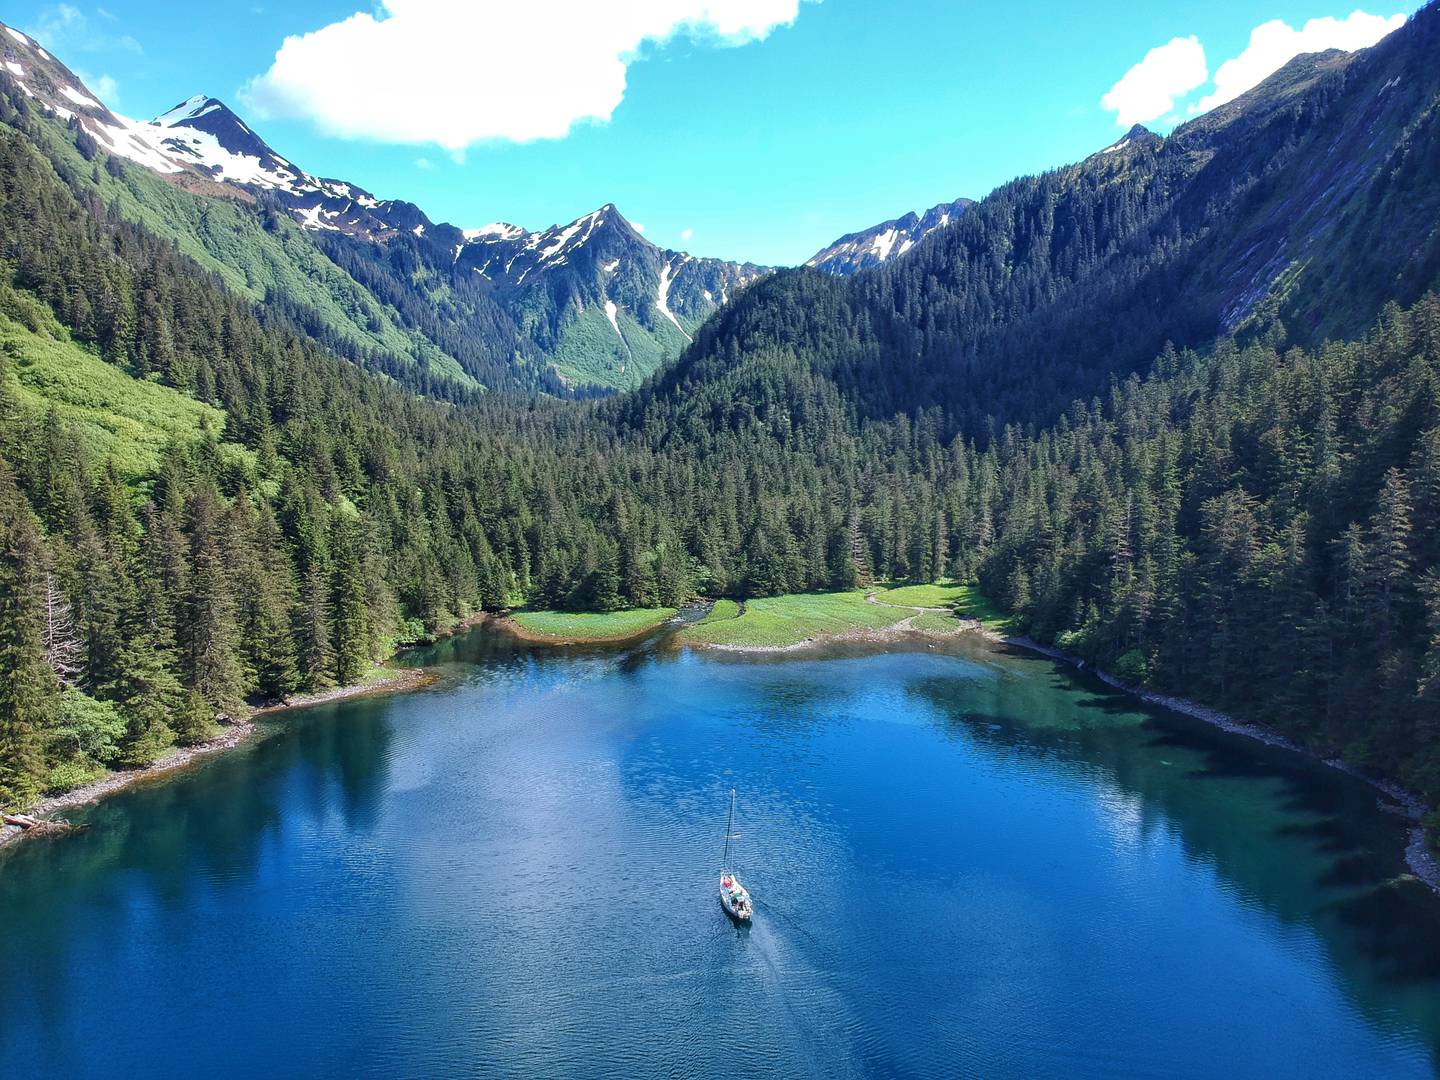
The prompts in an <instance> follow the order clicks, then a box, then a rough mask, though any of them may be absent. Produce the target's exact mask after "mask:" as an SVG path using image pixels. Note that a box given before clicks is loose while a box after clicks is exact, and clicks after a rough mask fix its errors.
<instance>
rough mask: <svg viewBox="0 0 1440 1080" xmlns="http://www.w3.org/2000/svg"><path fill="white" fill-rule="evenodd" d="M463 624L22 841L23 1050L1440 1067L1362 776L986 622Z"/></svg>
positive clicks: (3, 977) (7, 999)
mask: <svg viewBox="0 0 1440 1080" xmlns="http://www.w3.org/2000/svg"><path fill="white" fill-rule="evenodd" d="M421 659H422V660H423V661H424V662H428V663H433V664H436V665H438V666H439V667H440V669H441V671H442V673H443V677H442V679H441V681H440V683H439V684H437V685H436V686H435V687H433V688H432V689H430V690H427V691H424V692H421V693H417V694H411V695H406V696H399V697H393V698H384V699H371V700H362V701H353V702H349V703H342V704H337V705H333V706H326V707H318V708H314V709H310V710H306V711H303V712H298V713H294V714H291V715H289V716H287V717H285V718H284V719H282V720H280V721H279V722H277V723H276V724H275V725H274V734H273V735H272V736H271V737H269V738H267V739H265V740H264V741H262V742H259V743H258V744H256V745H254V746H252V747H250V748H248V749H245V750H242V751H239V752H236V753H234V754H231V755H228V756H225V757H222V758H219V759H216V760H214V761H211V762H209V763H207V764H206V765H204V766H203V767H201V768H199V769H197V770H195V771H194V772H193V773H191V774H188V775H186V776H185V777H183V778H182V779H179V780H177V781H175V782H171V783H165V784H159V785H154V786H150V787H147V788H144V789H141V790H135V791H132V792H128V793H126V794H123V795H121V796H118V797H116V798H113V799H111V800H109V801H107V802H105V803H104V804H102V805H100V806H99V807H96V808H95V809H93V810H92V811H90V812H89V814H88V820H89V822H90V825H91V827H90V829H89V830H88V831H87V832H85V833H83V834H81V835H78V836H75V837H72V838H69V839H66V840H64V841H61V842H58V843H48V844H41V843H36V844H31V845H23V846H22V847H21V848H19V849H17V850H15V851H14V852H13V853H11V854H9V855H7V856H5V857H4V858H3V860H0V1077H6V1078H12V1077H15V1078H19V1077H51V1076H53V1077H87V1076H107V1077H108V1076H142V1075H143V1076H150V1077H167V1076H176V1077H179V1076H196V1075H201V1076H208V1077H231V1076H234V1077H250V1076H261V1075H269V1076H301V1075H304V1076H359V1075H376V1076H445V1077H449V1076H506V1077H509V1076H574V1077H624V1078H636V1077H673V1076H697V1077H698V1076H715V1075H719V1074H721V1073H727V1074H730V1075H736V1076H759V1075H771V1076H817V1077H845V1076H871V1077H894V1076H900V1077H904V1076H915V1077H929V1076H984V1077H1037V1076H1156V1077H1160V1076H1164V1077H1209V1076H1223V1077H1267V1078H1268V1077H1327V1076H1334V1077H1361V1076H1364V1077H1390V1076H1395V1077H1429V1076H1433V1075H1435V1074H1436V1072H1437V1068H1440V1066H1437V1062H1440V902H1437V901H1436V899H1435V898H1434V897H1432V896H1431V895H1430V894H1429V893H1428V892H1426V891H1425V890H1423V889H1422V888H1421V887H1420V886H1418V885H1417V884H1416V883H1414V882H1413V881H1409V880H1406V879H1405V878H1403V877H1400V876H1399V875H1401V874H1402V873H1403V865H1402V863H1401V847H1402V844H1403V833H1402V831H1401V829H1400V828H1399V826H1398V823H1397V821H1396V820H1395V819H1394V818H1392V817H1390V816H1389V815H1386V814H1383V813H1381V812H1380V811H1379V810H1378V809H1377V808H1376V798H1375V793H1374V792H1373V791H1371V790H1370V789H1368V788H1366V787H1364V786H1363V785H1360V784H1359V783H1357V782H1355V781H1353V780H1350V779H1348V778H1346V777H1343V776H1340V775H1338V774H1335V773H1332V772H1330V771H1328V770H1325V769H1323V768H1320V767H1318V766H1313V765H1310V764H1307V763H1305V762H1300V761H1297V760H1295V759H1293V758H1291V757H1289V756H1287V755H1285V754H1282V753H1279V752H1275V751H1270V750H1267V749H1265V748H1262V747H1257V746H1255V745H1253V744H1250V743H1248V742H1246V741H1244V740H1240V739H1237V738H1233V737H1229V736H1224V735H1221V734H1218V733H1215V732H1212V731H1209V730H1208V729H1205V728H1203V727H1201V726H1199V725H1197V724H1195V723H1193V722H1191V721H1188V720H1186V719H1185V718H1182V717H1177V716H1174V715H1171V714H1166V713H1160V712H1154V711H1148V710H1144V709H1141V708H1139V707H1138V706H1137V705H1136V703H1135V702H1134V701H1133V700H1131V699H1128V698H1125V697H1123V696H1119V695H1116V694H1114V693H1112V692H1110V691H1108V690H1107V689H1106V688H1104V687H1103V686H1099V685H1092V684H1090V683H1088V682H1082V681H1077V680H1076V678H1075V677H1074V676H1072V675H1071V674H1070V673H1068V672H1067V671H1065V670H1062V669H1061V668H1059V667H1057V666H1056V665H1054V664H1052V663H1051V662H1049V661H1046V660H1043V659H1039V658H1035V657H1030V656H1024V655H1020V654H1014V653H1008V652H1005V651H1002V650H996V649H993V648H991V647H989V646H985V645H982V644H978V643H977V644H970V645H961V646H955V647H953V648H951V649H950V650H948V651H946V650H939V649H927V648H925V647H923V646H921V647H919V648H917V649H905V648H897V649H896V650H894V651H889V652H883V653H878V654H876V653H873V652H872V653H868V654H867V653H862V652H858V651H845V650H836V651H834V652H831V653H827V654H825V655H823V656H816V657H808V658H807V657H796V656H789V657H786V658H784V659H768V660H751V659H739V658H734V657H724V656H715V655H703V656H702V655H698V654H694V653H690V652H686V651H683V650H679V651H676V650H667V649H664V648H660V647H656V646H654V645H651V646H647V647H641V648H638V649H609V648H607V649H599V648H597V649H591V650H569V651H555V650H546V649H543V648H537V647H531V646H526V645H523V644H519V643H516V642H513V641H512V640H510V639H509V638H506V637H504V636H502V635H501V634H499V633H498V632H495V631H492V630H488V629H482V630H479V631H476V632H475V633H473V634H470V635H468V636H466V637H464V638H461V639H458V640H456V641H453V642H450V643H447V644H446V645H444V646H441V647H438V648H437V649H435V650H432V651H430V652H429V653H427V654H424V655H423V656H422V657H421ZM732 784H733V785H735V786H737V787H738V788H739V790H740V808H739V815H740V823H739V825H738V826H737V827H738V828H739V829H740V830H741V832H742V833H743V836H742V839H741V841H740V845H741V846H740V853H741V863H740V870H741V874H742V877H743V878H744V880H745V882H746V884H747V885H748V886H749V888H750V890H751V891H752V893H753V894H754V895H755V898H756V901H757V916H756V920H755V923H754V925H753V926H752V927H751V928H749V929H748V930H746V929H737V928H736V927H734V926H732V925H731V923H730V922H729V921H728V920H727V919H726V918H725V916H724V914H723V913H722V911H721V909H720V906H719V903H718V901H717V898H716V894H715V877H716V869H717V863H718V858H719V851H720V843H721V837H722V833H723V831H724V815H725V811H726V805H727V793H728V790H729V788H730V787H731V785H732Z"/></svg>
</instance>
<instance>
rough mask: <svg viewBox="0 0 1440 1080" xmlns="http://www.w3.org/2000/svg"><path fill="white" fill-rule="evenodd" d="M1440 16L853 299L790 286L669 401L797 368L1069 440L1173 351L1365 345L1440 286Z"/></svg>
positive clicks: (1016, 200)
mask: <svg viewBox="0 0 1440 1080" xmlns="http://www.w3.org/2000/svg"><path fill="white" fill-rule="evenodd" d="M1437 56H1440V12H1437V10H1436V9H1435V7H1434V6H1433V5H1432V6H1429V7H1426V8H1425V9H1422V10H1421V11H1420V12H1419V13H1417V14H1416V15H1415V16H1414V17H1413V18H1412V19H1411V21H1410V23H1409V24H1408V25H1407V26H1405V27H1403V28H1402V29H1401V30H1399V31H1397V32H1395V33H1394V34H1392V35H1390V36H1389V37H1388V38H1386V39H1384V40H1383V41H1381V42H1380V43H1379V44H1378V45H1376V46H1375V47H1374V48H1371V49H1367V50H1363V51H1361V52H1357V53H1353V54H1344V53H1338V52H1332V53H1327V54H1323V55H1312V56H1302V57H1298V58H1297V59H1295V60H1294V61H1292V62H1291V63H1290V64H1289V65H1288V66H1287V67H1285V68H1284V69H1283V70H1281V71H1279V72H1277V73H1276V74H1275V75H1273V76H1272V77H1271V78H1270V79H1268V80H1266V81H1265V82H1264V83H1262V84H1261V85H1260V86H1258V87H1256V88H1255V89H1254V90H1252V91H1250V92H1249V93H1247V94H1245V95H1243V96H1242V97H1240V98H1238V99H1237V100H1235V101H1233V102H1231V103H1229V104H1227V105H1225V106H1222V107H1220V108H1218V109H1216V110H1215V111H1214V112H1212V113H1210V114H1207V115H1205V116H1202V117H1200V118H1199V119H1197V120H1195V121H1192V122H1191V123H1189V124H1185V125H1183V126H1181V127H1180V128H1177V129H1176V131H1175V132H1174V133H1173V134H1172V135H1171V136H1170V137H1169V138H1166V139H1161V138H1159V137H1157V136H1155V135H1153V134H1150V133H1149V132H1146V131H1145V130H1144V129H1143V128H1141V129H1137V130H1136V131H1133V132H1131V133H1130V135H1129V136H1128V137H1127V138H1126V139H1124V140H1122V141H1121V143H1120V144H1118V145H1117V146H1116V147H1115V148H1111V149H1110V150H1108V151H1102V152H1100V153H1097V154H1095V155H1092V156H1091V157H1089V158H1087V159H1086V160H1084V161H1082V162H1080V163H1078V164H1075V165H1071V166H1067V167H1065V168H1061V169H1057V170H1054V171H1053V172H1049V173H1045V174H1043V175H1041V176H1035V177H1023V178H1021V179H1018V180H1015V181H1013V182H1011V183H1009V184H1006V185H1004V186H1002V187H1001V188H999V189H998V190H997V191H995V192H994V193H992V194H991V195H990V196H988V197H987V198H985V199H983V200H981V201H980V202H978V203H976V204H975V205H974V206H972V207H970V208H969V209H968V210H967V211H966V213H965V214H964V216H963V217H962V218H961V219H960V221H959V222H958V223H957V224H955V225H954V226H952V227H950V228H947V229H943V230H940V231H938V232H936V233H935V234H934V235H932V236H931V237H930V238H929V239H928V240H926V241H924V242H922V243H921V244H919V245H918V246H917V247H916V248H915V249H914V250H912V251H911V252H910V253H908V254H907V255H906V256H905V257H903V258H900V259H896V260H894V261H892V262H890V263H888V264H886V265H884V266H881V267H879V268H877V269H875V270H873V271H870V272H866V273H861V274H858V275H856V276H854V277H853V278H849V279H839V280H837V279H836V278H834V277H831V276H829V275H822V274H819V273H816V272H813V271H805V270H797V271H787V272H782V273H779V274H776V275H774V276H773V277H771V278H769V279H767V280H765V281H763V282H761V283H759V284H757V285H756V286H755V287H754V288H752V289H751V290H750V291H749V292H748V293H747V294H746V296H745V297H744V298H742V300H741V301H740V302H738V303H737V304H735V305H732V307H731V308H730V309H727V310H726V311H725V312H722V313H721V315H720V316H719V317H718V318H716V319H714V320H712V322H711V323H710V324H708V325H707V326H706V328H705V329H704V330H703V331H702V332H701V333H700V334H699V335H697V340H696V344H695V346H694V347H693V348H691V349H690V350H688V351H687V353H686V355H685V357H684V358H683V359H682V360H681V362H680V363H679V364H678V365H676V366H675V367H674V368H673V369H670V370H668V371H667V372H665V373H664V374H663V375H662V377H661V378H660V379H659V381H657V383H656V384H655V386H654V387H652V388H651V391H650V392H651V393H652V394H658V395H661V396H664V395H675V396H676V397H677V398H683V397H684V388H685V387H686V386H688V385H690V384H692V383H695V382H700V383H704V382H707V381H709V380H711V379H715V378H727V379H728V378H730V376H729V375H728V374H726V372H727V371H728V369H730V368H731V367H732V366H733V364H734V363H735V359H736V357H737V356H747V357H749V356H755V355H757V354H759V353H761V352H763V351H765V350H767V349H783V350H787V351H789V352H791V353H793V354H794V355H795V357H796V358H797V359H798V360H799V361H800V362H801V363H803V364H805V365H806V366H808V367H810V368H811V369H812V370H814V371H816V372H817V373H819V374H821V375H822V376H824V377H825V378H827V379H830V380H832V381H833V382H834V383H835V384H836V385H838V386H839V387H841V388H842V389H843V390H844V392H845V393H846V395H847V396H848V397H850V398H851V399H852V400H853V401H854V402H855V403H856V406H857V408H859V410H860V411H861V412H862V413H863V414H864V415H867V416H872V417H878V416H886V415H889V414H891V413H893V412H895V411H908V410H912V409H915V408H932V407H933V408H939V409H941V410H942V411H943V412H944V414H945V416H946V419H947V424H948V425H949V426H947V430H950V431H955V430H960V431H964V432H966V433H967V434H970V435H975V436H979V437H985V436H986V434H987V431H988V425H989V424H990V423H991V422H992V421H993V422H994V423H997V424H1004V423H1005V422H1008V421H1015V420H1018V421H1023V422H1034V421H1044V420H1046V419H1053V418H1054V417H1055V416H1057V415H1058V414H1059V413H1060V412H1062V411H1063V410H1064V409H1065V408H1066V407H1067V406H1068V404H1069V403H1070V402H1071V401H1072V400H1075V399H1077V398H1079V399H1085V398H1088V397H1090V396H1092V395H1093V394H1095V393H1097V392H1100V391H1103V390H1104V388H1105V386H1106V384H1107V382H1108V380H1109V378H1110V377H1111V376H1112V375H1121V376H1123V375H1124V374H1126V373H1128V372H1130V371H1135V370H1139V369H1141V368H1142V367H1143V366H1144V365H1145V364H1147V363H1148V362H1149V360H1150V359H1151V358H1152V357H1154V356H1155V355H1156V354H1157V353H1158V352H1159V350H1160V349H1161V347H1162V346H1163V345H1164V344H1165V343H1166V342H1167V341H1169V342H1174V343H1175V344H1177V345H1181V346H1183V345H1202V344H1204V343H1206V342H1208V341H1211V340H1213V339H1214V338H1215V337H1216V336H1217V335H1218V334H1222V333H1230V332H1241V333H1262V332H1268V333H1278V334H1280V335H1281V339H1282V340H1289V341H1293V342H1296V343H1312V342H1317V341H1320V340H1323V339H1324V338H1325V337H1328V336H1335V335H1350V334H1354V333H1357V332H1359V331H1361V330H1362V329H1363V328H1364V327H1365V326H1366V325H1368V324H1369V323H1370V322H1371V321H1373V319H1374V318H1375V316H1376V314H1377V313H1378V312H1379V310H1380V308H1381V307H1382V305H1383V304H1384V303H1385V302H1386V301H1388V300H1392V299H1393V300H1398V301H1400V302H1401V303H1407V304H1408V303H1413V302H1414V301H1415V300H1416V299H1417V298H1418V297H1419V296H1420V295H1421V294H1422V293H1423V292H1424V290H1426V289H1427V288H1430V287H1433V286H1434V285H1435V284H1436V283H1437V281H1440V225H1437V223H1440V180H1437V177H1440V172H1437V170H1436V168H1435V165H1436V162H1437V160H1440V159H1437V154H1440V115H1437V93H1440V64H1437V63H1436V57H1437Z"/></svg>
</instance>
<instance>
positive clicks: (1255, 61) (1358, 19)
mask: <svg viewBox="0 0 1440 1080" xmlns="http://www.w3.org/2000/svg"><path fill="white" fill-rule="evenodd" d="M1404 25H1405V16H1404V15H1403V14H1399V15H1390V16H1388V17H1387V16H1384V15H1367V14H1366V13H1365V12H1363V11H1352V12H1351V13H1350V14H1349V15H1347V16H1346V17H1345V18H1343V19H1333V18H1329V17H1328V16H1327V17H1326V18H1323V19H1311V20H1310V21H1309V22H1307V23H1306V24H1305V26H1304V28H1303V29H1300V30H1296V29H1295V28H1294V27H1292V26H1290V25H1289V24H1287V23H1285V22H1282V21H1281V20H1279V19H1272V20H1271V21H1270V22H1267V23H1262V24H1260V25H1259V26H1257V27H1255V29H1254V30H1251V31H1250V44H1249V45H1248V46H1246V48H1245V51H1244V52H1242V53H1241V54H1240V55H1239V56H1237V57H1235V58H1234V59H1231V60H1226V61H1225V63H1223V64H1221V65H1220V67H1219V68H1218V69H1217V70H1216V72H1215V92H1214V93H1213V94H1207V95H1206V96H1205V97H1203V98H1201V99H1200V100H1199V101H1198V102H1197V103H1196V104H1194V105H1192V106H1190V111H1191V112H1192V113H1200V112H1205V111H1206V110H1207V109H1213V108H1215V106H1217V105H1224V104H1225V103H1226V102H1227V101H1233V100H1234V99H1235V98H1237V97H1239V96H1240V95H1241V94H1243V93H1245V91H1246V90H1249V89H1250V88H1251V87H1254V86H1258V85H1259V84H1260V83H1261V82H1263V81H1264V80H1265V79H1266V77H1268V76H1269V75H1271V74H1273V73H1274V72H1276V71H1279V70H1280V69H1281V68H1282V67H1284V66H1285V65H1286V64H1288V63H1289V62H1290V61H1291V60H1293V59H1294V58H1295V57H1297V56H1299V55H1300V54H1301V53H1313V52H1323V51H1324V50H1326V49H1344V50H1345V51H1346V52H1353V51H1354V50H1355V49H1364V48H1367V47H1368V46H1370V45H1374V44H1375V43H1376V42H1377V41H1379V40H1380V39H1381V38H1383V37H1384V36H1385V35H1386V34H1388V33H1390V31H1392V30H1395V29H1398V28H1399V27H1401V26H1404Z"/></svg>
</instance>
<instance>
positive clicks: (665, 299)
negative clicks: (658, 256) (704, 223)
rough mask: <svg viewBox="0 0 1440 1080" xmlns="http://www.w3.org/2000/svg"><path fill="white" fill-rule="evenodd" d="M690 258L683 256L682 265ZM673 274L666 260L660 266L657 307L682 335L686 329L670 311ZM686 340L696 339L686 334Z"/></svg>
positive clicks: (656, 298)
mask: <svg viewBox="0 0 1440 1080" xmlns="http://www.w3.org/2000/svg"><path fill="white" fill-rule="evenodd" d="M689 258H690V256H689V255H682V256H681V257H680V263H681V265H684V263H685V262H686V260H688V259H689ZM671 273H672V266H671V263H670V260H669V259H666V260H665V262H663V263H661V264H660V284H659V286H658V287H657V288H656V290H655V306H656V307H658V308H659V309H660V314H661V315H664V316H665V318H667V319H669V320H670V321H671V322H672V323H674V324H675V329H676V330H679V331H680V333H682V334H685V328H684V327H683V326H681V325H680V320H679V319H677V318H676V317H675V313H674V312H673V311H671V310H670V285H671V283H672V279H671V277H670V275H671ZM685 340H686V341H693V340H694V339H693V338H691V337H690V335H689V334H685Z"/></svg>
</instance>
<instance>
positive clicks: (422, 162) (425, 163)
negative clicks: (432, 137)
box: [415, 157, 435, 172]
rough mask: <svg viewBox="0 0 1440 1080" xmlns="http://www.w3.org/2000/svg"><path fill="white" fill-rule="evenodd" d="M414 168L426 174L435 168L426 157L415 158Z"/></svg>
mask: <svg viewBox="0 0 1440 1080" xmlns="http://www.w3.org/2000/svg"><path fill="white" fill-rule="evenodd" d="M415 167H416V168H417V169H424V170H425V171H426V172H429V171H430V170H431V169H433V168H435V163H434V162H433V161H431V160H430V159H429V158H427V157H417V158H416V159H415Z"/></svg>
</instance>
